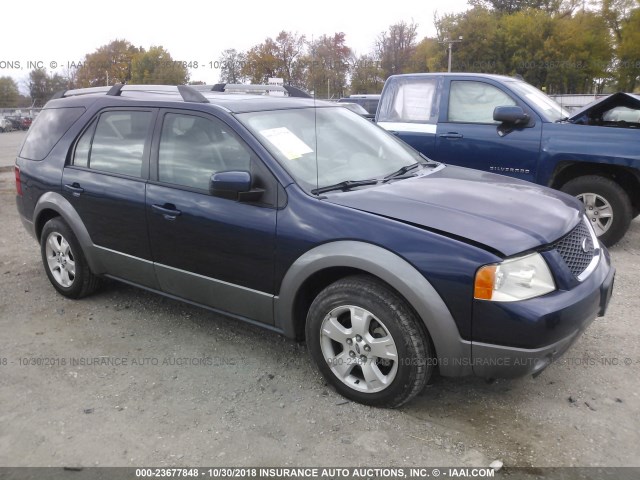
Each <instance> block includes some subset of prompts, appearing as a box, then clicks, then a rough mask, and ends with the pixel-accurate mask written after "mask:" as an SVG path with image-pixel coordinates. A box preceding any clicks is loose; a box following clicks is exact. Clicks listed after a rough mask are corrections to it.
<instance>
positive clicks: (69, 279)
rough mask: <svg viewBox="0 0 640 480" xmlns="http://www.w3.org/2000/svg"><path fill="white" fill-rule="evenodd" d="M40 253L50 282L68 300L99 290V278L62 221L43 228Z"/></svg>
mask: <svg viewBox="0 0 640 480" xmlns="http://www.w3.org/2000/svg"><path fill="white" fill-rule="evenodd" d="M40 252H41V254H42V263H43V264H44V270H45V272H47V277H48V278H49V281H50V282H51V284H52V285H53V287H54V288H55V289H56V290H57V291H58V292H59V293H61V294H62V295H64V296H65V297H68V298H82V297H85V296H87V295H89V294H91V293H93V292H94V291H95V290H96V289H97V288H98V285H99V282H100V279H99V278H98V277H96V276H95V275H94V274H93V273H91V270H90V269H89V264H88V263H87V261H86V259H85V256H84V252H83V251H82V248H80V244H79V243H78V240H77V239H76V236H75V235H74V234H73V231H72V230H71V228H70V227H69V225H67V223H66V222H65V221H64V220H63V219H62V218H60V217H56V218H52V219H51V220H49V221H48V222H47V223H46V224H45V225H44V228H43V229H42V234H41V235H40Z"/></svg>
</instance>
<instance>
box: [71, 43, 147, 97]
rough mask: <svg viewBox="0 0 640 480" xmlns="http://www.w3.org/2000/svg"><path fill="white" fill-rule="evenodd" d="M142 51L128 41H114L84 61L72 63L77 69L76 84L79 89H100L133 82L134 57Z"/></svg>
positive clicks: (87, 56)
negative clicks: (104, 86)
mask: <svg viewBox="0 0 640 480" xmlns="http://www.w3.org/2000/svg"><path fill="white" fill-rule="evenodd" d="M139 51H140V49H138V48H136V47H134V46H133V45H132V44H131V43H129V42H128V41H126V40H113V41H112V42H110V43H108V44H107V45H103V46H101V47H100V48H98V49H97V50H96V51H95V52H93V53H89V54H87V55H85V57H84V60H82V61H79V62H77V64H76V63H72V64H71V65H70V66H71V67H77V71H76V74H75V82H76V84H77V86H78V87H98V86H102V85H113V84H115V83H128V82H129V81H130V80H131V64H132V60H133V57H134V56H135V55H136V54H137V53H138V52H139Z"/></svg>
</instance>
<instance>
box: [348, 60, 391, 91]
mask: <svg viewBox="0 0 640 480" xmlns="http://www.w3.org/2000/svg"><path fill="white" fill-rule="evenodd" d="M384 81H385V77H383V74H382V67H381V66H380V61H379V60H377V59H376V58H375V57H374V56H373V55H360V56H359V57H357V58H353V59H352V60H351V86H350V89H349V90H350V92H351V93H352V94H354V93H362V94H365V93H380V91H381V90H382V87H383V86H384Z"/></svg>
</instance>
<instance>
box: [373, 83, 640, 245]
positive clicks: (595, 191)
mask: <svg viewBox="0 0 640 480" xmlns="http://www.w3.org/2000/svg"><path fill="white" fill-rule="evenodd" d="M376 121H377V123H378V125H380V126H381V127H383V128H385V129H386V130H389V131H392V132H394V133H395V134H396V135H398V137H400V138H401V139H402V140H404V141H405V142H407V143H408V144H409V145H411V146H413V147H414V148H415V149H417V150H418V151H419V152H421V153H423V154H424V155H426V156H427V157H429V158H431V159H433V160H436V161H439V162H443V163H450V164H454V165H460V166H464V167H470V168H475V169H479V170H485V171H487V172H492V173H499V174H502V175H508V176H511V177H516V178H519V179H523V180H527V181H530V182H534V183H537V184H540V185H545V186H548V187H552V188H555V189H558V190H561V191H563V192H566V193H569V194H571V195H574V196H576V197H578V198H579V199H580V200H582V202H584V204H585V208H586V212H587V215H588V217H589V220H590V221H591V222H592V225H593V227H594V229H595V231H596V233H597V235H598V237H599V238H600V240H601V241H602V242H603V243H604V244H605V245H613V244H615V243H616V242H617V241H618V240H620V239H621V238H622V236H623V235H624V234H625V232H626V231H627V229H628V228H629V224H630V222H631V219H632V218H633V217H635V216H636V215H638V213H639V212H640V96H638V95H630V94H624V93H617V94H614V95H611V96H609V97H607V98H605V99H604V100H602V101H600V102H597V103H594V104H591V105H589V106H588V107H586V108H584V109H582V110H580V111H579V112H575V113H573V114H570V113H569V112H567V111H566V110H564V109H563V108H562V107H560V106H559V105H558V104H557V103H556V102H554V101H553V100H551V99H550V98H549V97H548V96H547V95H545V94H544V93H542V92H541V91H540V90H538V89H536V88H535V87H533V86H531V85H530V84H528V83H526V82H524V81H522V80H519V79H517V78H511V77H504V76H499V75H487V74H477V73H472V74H468V73H467V74H464V73H461V74H458V73H454V74H446V73H424V74H409V75H394V76H391V77H389V79H388V80H387V81H386V83H385V86H384V89H383V91H382V97H381V99H380V105H379V107H378V111H377V114H376ZM505 208H509V206H508V205H505Z"/></svg>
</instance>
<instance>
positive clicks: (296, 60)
mask: <svg viewBox="0 0 640 480" xmlns="http://www.w3.org/2000/svg"><path fill="white" fill-rule="evenodd" d="M275 47H276V52H275V57H276V59H277V65H278V70H277V76H278V77H282V78H283V79H284V83H286V84H287V85H294V86H296V87H303V86H304V75H305V67H306V65H305V62H304V61H302V62H301V61H300V60H301V57H302V56H303V54H304V48H305V38H304V35H298V34H296V33H291V32H285V31H282V32H280V33H279V34H278V36H277V37H276V39H275Z"/></svg>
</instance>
